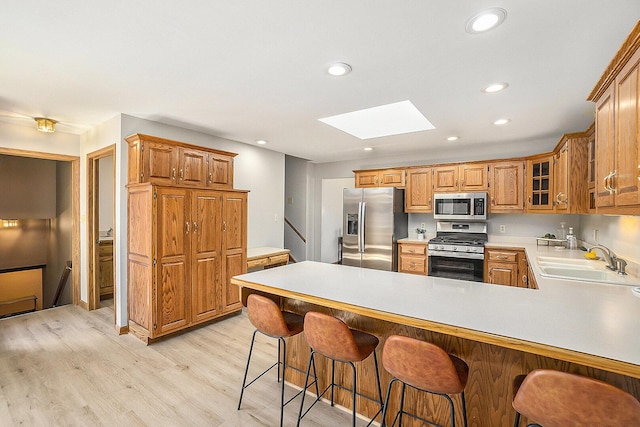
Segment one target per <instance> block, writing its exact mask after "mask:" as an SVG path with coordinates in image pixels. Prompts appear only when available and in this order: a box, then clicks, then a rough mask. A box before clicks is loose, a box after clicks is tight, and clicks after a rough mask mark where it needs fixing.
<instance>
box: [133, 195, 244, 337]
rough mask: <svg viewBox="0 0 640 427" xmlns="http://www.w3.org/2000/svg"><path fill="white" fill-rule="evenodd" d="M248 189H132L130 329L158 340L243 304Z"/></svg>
mask: <svg viewBox="0 0 640 427" xmlns="http://www.w3.org/2000/svg"><path fill="white" fill-rule="evenodd" d="M246 211H247V197H246V192H235V191H216V190H206V189H189V188H178V187H161V186H155V185H152V184H136V185H132V186H130V187H129V245H128V246H129V254H128V255H129V262H128V272H129V286H128V292H129V294H128V296H129V328H130V330H131V331H132V332H133V333H134V334H136V335H137V336H138V337H140V338H142V339H143V340H148V339H153V338H157V337H160V336H162V335H166V334H168V333H171V332H175V331H178V330H181V329H184V328H186V327H189V326H192V325H195V324H198V323H201V322H204V321H207V320H211V319H213V318H215V317H218V316H220V315H223V314H226V313H228V312H230V311H233V310H238V309H241V304H240V292H239V289H238V288H237V286H235V285H232V284H231V283H230V279H231V277H232V276H234V275H237V274H242V273H244V272H246V221H247V213H246Z"/></svg>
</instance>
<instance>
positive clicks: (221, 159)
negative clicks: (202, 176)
mask: <svg viewBox="0 0 640 427" xmlns="http://www.w3.org/2000/svg"><path fill="white" fill-rule="evenodd" d="M207 183H208V185H210V186H215V187H229V188H231V187H233V159H232V158H231V157H226V156H216V155H213V154H209V177H208V182H207Z"/></svg>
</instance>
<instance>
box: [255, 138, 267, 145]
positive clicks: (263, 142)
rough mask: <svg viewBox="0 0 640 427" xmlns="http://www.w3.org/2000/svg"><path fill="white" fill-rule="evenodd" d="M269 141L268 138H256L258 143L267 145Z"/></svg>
mask: <svg viewBox="0 0 640 427" xmlns="http://www.w3.org/2000/svg"><path fill="white" fill-rule="evenodd" d="M267 142H268V141H267V140H266V139H256V144H258V145H265V144H266V143H267Z"/></svg>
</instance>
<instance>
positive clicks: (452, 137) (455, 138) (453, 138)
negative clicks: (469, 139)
mask: <svg viewBox="0 0 640 427" xmlns="http://www.w3.org/2000/svg"><path fill="white" fill-rule="evenodd" d="M458 139H459V138H458V137H457V136H449V137H447V141H457V140H458Z"/></svg>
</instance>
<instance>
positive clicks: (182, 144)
mask: <svg viewBox="0 0 640 427" xmlns="http://www.w3.org/2000/svg"><path fill="white" fill-rule="evenodd" d="M138 138H139V139H144V140H145V141H153V142H158V143H160V144H170V145H174V146H179V147H183V148H189V149H193V150H206V151H208V152H213V153H216V154H222V155H224V156H229V157H236V156H237V155H238V153H232V152H231V151H224V150H218V149H217V148H209V147H205V146H202V145H193V144H187V143H186V142H181V141H175V140H172V139H167V138H160V137H158V136H152V135H145V134H143V133H134V134H133V135H129V136H127V137H126V138H124V140H125V141H127V142H128V143H130V142H131V141H135V140H136V139H138ZM130 140H131V141H130Z"/></svg>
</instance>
